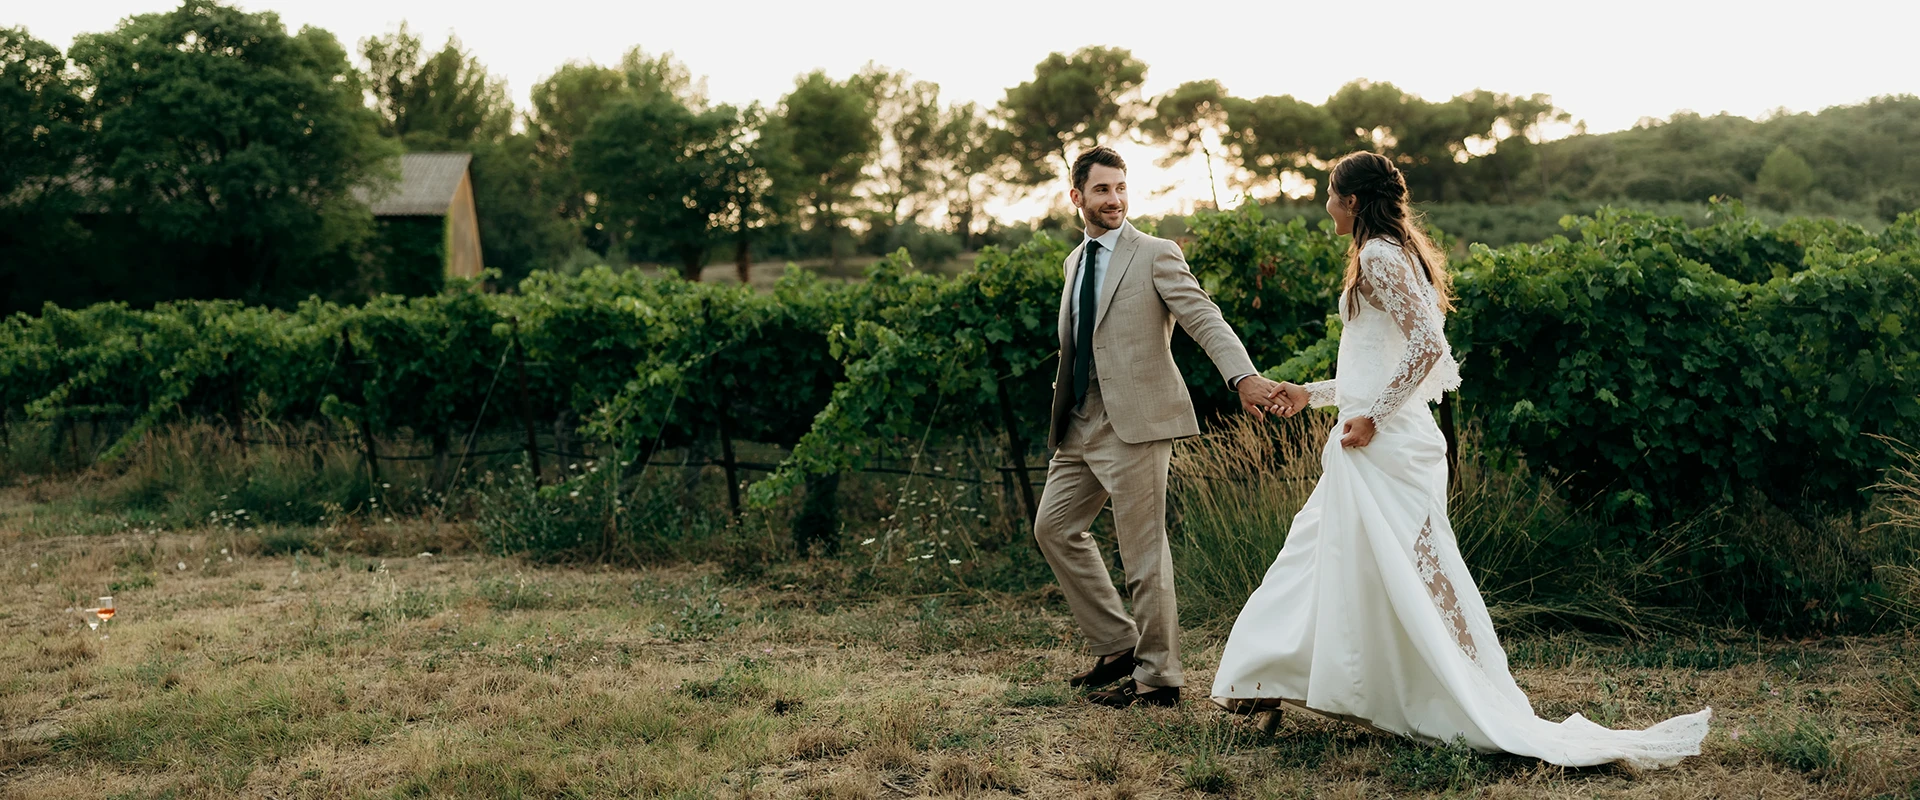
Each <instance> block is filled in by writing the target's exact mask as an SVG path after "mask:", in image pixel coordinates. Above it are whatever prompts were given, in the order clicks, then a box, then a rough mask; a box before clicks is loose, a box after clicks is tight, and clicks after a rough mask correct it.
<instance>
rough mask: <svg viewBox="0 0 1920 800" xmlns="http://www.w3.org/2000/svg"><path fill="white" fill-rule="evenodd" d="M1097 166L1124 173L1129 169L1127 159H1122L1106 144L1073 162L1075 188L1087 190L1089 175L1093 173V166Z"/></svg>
mask: <svg viewBox="0 0 1920 800" xmlns="http://www.w3.org/2000/svg"><path fill="white" fill-rule="evenodd" d="M1095 164H1099V165H1100V166H1103V167H1113V168H1114V169H1117V170H1120V171H1122V172H1125V171H1126V169H1127V162H1126V159H1123V158H1121V157H1120V154H1119V153H1117V152H1114V149H1113V148H1111V147H1108V146H1106V145H1104V144H1103V145H1100V146H1099V147H1095V148H1093V149H1092V150H1088V151H1086V152H1084V153H1081V154H1080V157H1079V158H1076V159H1074V160H1073V188H1075V189H1082V190H1084V189H1085V188H1086V186H1087V174H1088V173H1091V172H1093V165H1095Z"/></svg>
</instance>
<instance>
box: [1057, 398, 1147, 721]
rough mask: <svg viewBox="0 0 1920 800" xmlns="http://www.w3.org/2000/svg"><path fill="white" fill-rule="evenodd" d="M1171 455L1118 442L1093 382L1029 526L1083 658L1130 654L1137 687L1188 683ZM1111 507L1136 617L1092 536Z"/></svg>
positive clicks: (1074, 414)
mask: <svg viewBox="0 0 1920 800" xmlns="http://www.w3.org/2000/svg"><path fill="white" fill-rule="evenodd" d="M1172 454H1173V440H1171V439H1162V440H1159V441H1152V442H1142V443H1140V444H1128V443H1126V442H1123V441H1121V440H1120V437H1119V436H1117V435H1116V434H1115V433H1114V431H1113V424H1112V423H1111V422H1110V421H1109V420H1108V418H1107V412H1106V405H1105V403H1103V402H1102V400H1101V398H1100V384H1099V383H1098V381H1096V382H1095V383H1094V384H1093V385H1092V386H1091V387H1089V388H1088V390H1087V396H1086V399H1085V400H1084V401H1083V402H1082V403H1081V404H1080V406H1079V407H1077V408H1075V409H1074V410H1073V412H1072V418H1071V419H1069V420H1068V421H1067V433H1066V436H1064V437H1063V438H1062V439H1061V441H1060V446H1059V448H1058V449H1057V450H1055V451H1054V455H1053V461H1052V462H1051V463H1049V464H1048V465H1047V486H1046V489H1045V491H1044V492H1043V493H1042V495H1041V497H1040V509H1039V512H1038V517H1037V519H1035V520H1034V526H1033V529H1034V538H1036V539H1038V540H1039V542H1040V551H1041V552H1042V553H1045V554H1046V557H1047V563H1048V564H1049V565H1051V566H1052V567H1053V575H1054V578H1055V579H1056V580H1058V581H1059V582H1060V588H1061V591H1062V592H1064V593H1065V594H1066V596H1067V605H1068V606H1069V607H1071V608H1072V609H1073V618H1074V620H1075V621H1076V622H1078V623H1079V624H1080V632H1081V633H1082V634H1083V635H1084V636H1086V640H1087V649H1088V650H1089V651H1091V652H1092V653H1094V654H1095V655H1108V654H1112V653H1120V652H1124V651H1126V650H1127V649H1128V648H1132V649H1133V655H1134V658H1135V659H1136V660H1137V662H1138V663H1137V665H1136V666H1135V668H1134V672H1133V678H1134V680H1136V681H1139V682H1140V683H1144V684H1147V685H1149V686H1181V685H1183V684H1184V683H1185V678H1184V676H1183V675H1182V674H1181V671H1180V616H1179V612H1178V610H1177V608H1176V606H1175V603H1174V596H1173V553H1172V551H1171V550H1170V549H1169V548H1168V546H1167V464H1168V460H1169V459H1170V458H1171V456H1172ZM1109 498H1111V499H1112V500H1113V522H1114V530H1115V533H1116V538H1117V539H1118V540H1119V545H1120V560H1121V561H1122V565H1123V566H1124V567H1125V568H1126V580H1127V593H1128V594H1129V595H1130V596H1131V597H1132V600H1133V614H1134V616H1131V617H1130V616H1128V615H1127V609H1126V606H1125V605H1123V604H1122V603H1121V600H1120V593H1119V591H1117V590H1116V589H1115V588H1114V585H1113V578H1112V576H1111V575H1110V574H1109V573H1108V571H1107V562H1106V558H1105V557H1104V556H1102V555H1101V553H1100V547H1099V545H1098V544H1096V543H1095V542H1094V540H1093V534H1092V533H1091V532H1089V531H1088V530H1087V529H1088V528H1089V527H1092V525H1093V520H1094V518H1095V517H1097V516H1099V514H1100V511H1101V509H1102V508H1103V507H1105V506H1106V504H1107V500H1108V499H1109ZM1136 620H1137V622H1136Z"/></svg>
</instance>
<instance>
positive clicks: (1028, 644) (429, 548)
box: [0, 487, 1920, 798]
mask: <svg viewBox="0 0 1920 800" xmlns="http://www.w3.org/2000/svg"><path fill="white" fill-rule="evenodd" d="M6 493H7V494H6V496H5V497H4V499H3V500H0V502H4V504H5V505H6V507H7V508H8V509H9V512H10V516H7V517H5V519H7V520H8V522H6V523H4V524H5V525H6V530H5V531H0V630H4V636H0V796H4V797H7V798H41V797H46V798H66V797H119V798H165V797H263V796H264V797H282V798H296V797H315V798H318V797H359V796H366V797H556V796H557V797H688V798H692V797H700V798H707V797H728V798H731V797H740V798H750V797H764V798H774V797H797V798H868V797H873V798H878V797H921V796H934V797H1005V796H1022V797H1040V798H1053V797H1087V798H1148V797H1203V796H1231V797H1285V798H1294V797H1298V798H1308V797H1348V798H1360V797H1389V796H1392V797H1403V796H1406V797H1418V796H1473V797H1496V798H1520V797H1527V798H1532V797H1649V798H1655V797H1657V798H1681V797H1901V798H1904V797H1916V796H1920V640H1916V639H1915V638H1914V637H1913V636H1912V635H1911V634H1904V635H1903V634H1895V635H1883V636H1878V637H1873V638H1833V639H1825V640H1819V641H1776V640H1762V639H1756V638H1754V637H1752V636H1750V635H1744V634H1731V633H1730V634H1726V635H1724V636H1718V637H1715V636H1702V637H1698V638H1689V639H1686V640H1684V641H1671V640H1668V641H1652V642H1647V641H1642V642H1639V643H1628V642H1623V641H1617V640H1610V639H1603V638H1589V637H1580V636H1574V635H1565V634H1562V635H1552V636H1537V635H1536V636H1534V637H1532V638H1520V639H1516V640H1513V641H1510V642H1508V647H1509V650H1510V652H1511V653H1512V654H1513V659H1514V663H1515V665H1516V667H1517V674H1518V676H1519V678H1520V681H1521V684H1522V685H1523V686H1524V687H1525V688H1526V689H1527V690H1528V692H1529V693H1530V694H1531V696H1532V697H1533V700H1534V704H1535V707H1536V709H1538V710H1539V712H1540V713H1542V714H1543V715H1545V716H1549V717H1556V718H1557V717H1561V716H1564V715H1567V714H1570V713H1573V712H1576V711H1578V712H1581V713H1584V714H1586V715H1588V716H1589V717H1591V718H1593V719H1595V720H1598V721H1600V722H1603V723H1606V724H1611V725H1627V726H1639V725H1645V724H1648V723H1651V722H1654V721H1657V720H1659V719H1662V718H1665V717H1667V716H1669V715H1672V714H1675V713H1679V712H1685V711H1692V710H1694V709H1696V708H1698V707H1699V706H1702V705H1711V706H1713V707H1714V709H1715V713H1716V719H1715V728H1714V731H1713V733H1712V735H1711V736H1710V737H1709V738H1708V740H1707V742H1706V753H1705V754H1704V755H1703V756H1701V757H1699V758H1695V759H1691V760H1689V761H1687V762H1686V763H1685V764H1684V765H1682V766H1680V767H1679V768H1676V769H1672V770H1667V771H1660V772H1653V773H1647V774H1633V773H1631V772H1629V771H1626V770H1624V769H1620V768H1614V767H1606V768H1595V769H1584V770H1563V769H1558V768H1553V767H1547V766H1543V765H1541V764H1539V763H1537V762H1531V761H1527V760H1522V759H1514V758H1506V757H1485V756H1479V755H1474V754H1471V753H1467V752H1462V751H1456V750H1449V749H1444V748H1440V749H1436V748H1428V747H1424V746H1420V745H1415V744H1409V743H1405V742H1402V741H1398V740H1395V739H1390V738H1384V737H1381V736H1377V735H1373V734H1368V733H1364V732H1361V731H1359V730H1357V729H1355V728H1353V727H1350V726H1346V725H1343V724H1339V723H1333V722H1328V721H1323V720H1319V719H1315V718H1312V717H1310V716H1306V715H1298V714H1296V715H1290V716H1288V717H1287V718H1286V720H1285V721H1284V722H1283V724H1282V727H1281V729H1280V730H1279V731H1278V732H1277V735H1275V736H1273V737H1272V738H1266V737H1262V736H1260V735H1259V734H1257V733H1255V732H1253V731H1251V730H1249V729H1247V728H1245V727H1243V726H1241V725H1239V724H1236V723H1235V722H1233V721H1230V720H1229V719H1228V718H1226V717H1224V716H1223V715H1221V714H1218V713H1216V712H1214V711H1213V710H1212V708H1211V706H1208V705H1205V704H1204V703H1203V702H1200V701H1199V700H1198V697H1197V695H1200V694H1204V687H1206V686H1207V685H1208V683H1209V681H1210V679H1211V674H1212V670H1213V666H1214V663H1215V660H1216V659H1217V657H1218V653H1219V648H1220V643H1221V639H1222V638H1223V637H1222V636H1221V632H1220V631H1218V630H1198V631H1189V632H1188V634H1187V640H1186V642H1185V645H1186V647H1187V648H1188V653H1189V658H1188V668H1189V672H1190V674H1191V677H1190V680H1192V682H1193V684H1194V687H1195V688H1194V689H1193V695H1194V696H1191V697H1190V699H1189V702H1188V703H1187V704H1186V706H1185V707H1184V708H1183V709H1180V710H1177V711H1176V710H1151V711H1146V710H1135V711H1125V712H1120V711H1112V710H1107V709H1102V708H1097V707H1092V706H1090V705H1088V704H1087V703H1085V702H1084V701H1083V700H1081V699H1080V698H1079V697H1078V696H1077V695H1076V694H1075V693H1073V692H1069V691H1068V690H1067V689H1066V688H1065V685H1064V678H1065V676H1066V675H1068V674H1069V673H1071V672H1073V671H1077V670H1078V669H1079V668H1080V667H1081V666H1083V663H1082V662H1083V661H1084V658H1083V657H1082V656H1080V655H1079V654H1077V653H1076V651H1075V650H1074V649H1073V644H1074V640H1075V636H1074V634H1073V631H1072V630H1071V623H1070V620H1069V618H1068V617H1067V615H1066V614H1065V610H1064V606H1063V604H1062V602H1061V600H1060V598H1059V596H1058V594H1057V592H1053V591H1050V590H1042V591H1035V592H1030V593H1025V594H1013V593H1005V592H990V591H980V592H968V591H958V590H956V591H950V592H944V593H938V594H930V595H924V596H897V595H882V594H876V593H872V592H861V591H859V590H857V589H855V588H852V587H854V586H855V585H856V583H857V582H856V581H853V580H851V579H850V576H849V574H848V573H849V571H850V570H851V567H850V566H849V564H848V563H847V562H845V561H840V560H812V561H804V560H803V561H792V562H788V563H783V564H776V565H775V566H773V567H772V568H771V569H770V570H769V571H766V572H764V573H762V574H760V575H759V576H757V577H755V578H752V579H745V578H729V577H727V575H726V574H725V573H723V572H722V571H720V569H719V568H718V567H710V566H702V565H692V564H680V565H674V566H662V567H659V568H653V569H638V570H632V569H611V568H595V567H571V568H540V567H535V566H530V565H528V564H525V563H522V562H519V561H516V560H511V559H502V558H496V557H491V556H484V555H479V554H476V553H474V552H473V549H472V547H471V545H470V542H471V538H472V535H471V533H470V532H469V531H467V530H466V529H465V528H463V527H462V526H459V525H445V524H442V525H434V524H427V523H396V524H393V525H385V526H380V527H377V528H370V529H366V530H361V531H355V532H353V533H354V535H353V538H352V539H350V540H345V541H347V544H345V545H342V546H340V547H338V548H333V547H329V548H326V549H325V550H324V551H323V552H308V551H306V550H301V549H295V550H294V551H293V552H291V553H286V552H282V553H275V552H274V551H275V550H284V549H288V547H287V546H286V545H284V544H282V543H283V542H286V541H303V540H298V539H292V540H289V539H283V538H276V537H275V536H274V535H272V533H271V532H268V533H267V534H265V535H263V534H262V533H260V532H252V533H249V532H244V531H241V532H231V531H226V530H218V531H206V530H202V531H178V532H165V533H159V534H153V533H148V532H145V531H140V530H129V531H124V532H120V533H116V534H107V535H89V536H46V535H40V534H30V533H26V532H24V531H23V527H22V526H21V525H20V524H18V523H19V520H20V519H22V518H23V516H25V515H30V514H31V513H33V510H34V509H35V508H36V507H38V506H39V504H40V501H41V499H43V497H44V495H40V494H36V493H35V491H34V490H33V489H32V488H31V487H29V488H18V487H16V488H14V489H9V490H6ZM429 553H431V555H429ZM103 593H111V594H113V595H114V596H115V597H116V598H117V605H118V608H119V609H120V613H119V617H118V618H116V619H115V620H113V621H111V622H109V623H108V624H107V625H106V626H104V627H105V631H106V632H107V633H108V634H109V635H108V636H105V637H102V636H100V635H98V634H96V633H93V632H91V631H89V630H88V629H87V626H86V625H85V624H84V621H83V618H82V616H81V614H80V612H79V609H81V608H83V607H85V606H87V605H89V604H90V601H91V599H92V597H93V596H94V595H99V594H103Z"/></svg>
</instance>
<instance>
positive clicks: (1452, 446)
mask: <svg viewBox="0 0 1920 800" xmlns="http://www.w3.org/2000/svg"><path fill="white" fill-rule="evenodd" d="M1459 401H1460V393H1459V392H1448V393H1446V394H1444V395H1441V397H1440V433H1441V434H1442V435H1444V436H1445V437H1446V439H1447V483H1448V485H1452V484H1453V483H1454V482H1455V481H1458V480H1460V432H1459V430H1458V429H1456V428H1455V427H1454V426H1455V424H1456V423H1455V420H1454V414H1453V406H1454V404H1455V403H1458V402H1459Z"/></svg>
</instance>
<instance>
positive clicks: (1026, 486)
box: [993, 347, 1040, 525]
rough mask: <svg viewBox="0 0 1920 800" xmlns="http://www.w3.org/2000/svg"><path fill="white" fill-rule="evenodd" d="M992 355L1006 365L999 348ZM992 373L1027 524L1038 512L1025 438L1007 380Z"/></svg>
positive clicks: (1001, 423) (1031, 521) (999, 363)
mask: <svg viewBox="0 0 1920 800" xmlns="http://www.w3.org/2000/svg"><path fill="white" fill-rule="evenodd" d="M993 356H994V359H993V360H994V361H996V362H998V364H997V365H996V366H1002V367H1004V366H1006V362H1005V361H1004V360H1002V359H1001V358H1000V349H999V348H997V347H996V348H994V350H993ZM994 373H995V376H996V377H995V378H994V381H993V386H994V390H995V391H996V392H997V393H998V394H999V395H1000V425H1001V427H1004V428H1006V429H1007V452H1008V453H1009V454H1010V455H1012V456H1013V469H1014V471H1015V472H1018V473H1019V475H1020V477H1019V483H1020V504H1021V507H1022V508H1023V509H1024V510H1025V511H1026V512H1027V524H1029V525H1031V524H1033V521H1034V519H1035V518H1036V517H1038V516H1039V513H1040V512H1039V508H1038V506H1037V505H1036V504H1035V503H1034V501H1033V481H1032V479H1030V478H1029V477H1028V476H1027V440H1026V437H1024V436H1021V435H1020V424H1019V420H1018V418H1017V417H1015V416H1014V413H1013V395H1012V394H1011V393H1009V392H1008V391H1007V382H1006V381H1004V380H1001V379H1000V378H999V377H998V374H999V370H998V369H996V370H994Z"/></svg>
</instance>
